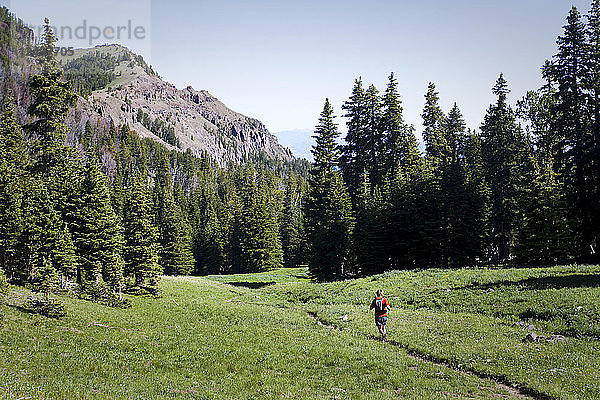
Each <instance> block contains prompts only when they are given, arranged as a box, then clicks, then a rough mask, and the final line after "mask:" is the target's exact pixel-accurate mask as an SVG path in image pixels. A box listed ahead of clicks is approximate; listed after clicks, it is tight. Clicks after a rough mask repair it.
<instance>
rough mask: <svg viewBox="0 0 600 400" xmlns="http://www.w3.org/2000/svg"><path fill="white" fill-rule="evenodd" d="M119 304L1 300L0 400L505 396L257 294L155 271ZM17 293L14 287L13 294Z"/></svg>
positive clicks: (472, 379) (482, 382)
mask: <svg viewBox="0 0 600 400" xmlns="http://www.w3.org/2000/svg"><path fill="white" fill-rule="evenodd" d="M162 290H163V297H161V298H159V299H152V298H140V297H134V298H132V302H133V306H132V308H130V309H127V310H120V309H112V308H107V307H105V306H102V305H99V304H94V303H90V302H86V301H82V300H78V299H73V298H63V299H62V300H63V301H64V302H65V306H66V310H67V313H68V315H67V317H65V318H64V319H62V320H52V319H48V318H45V317H42V316H39V315H32V314H27V313H23V312H21V311H18V310H17V309H15V308H12V307H9V308H7V309H6V316H5V319H4V321H3V323H2V327H1V329H0V351H1V354H2V358H3V360H2V363H1V364H0V382H1V384H0V390H1V392H0V393H2V396H3V397H4V398H14V399H16V398H23V397H25V398H26V397H31V398H48V399H63V398H64V399H82V398H111V399H112V398H140V399H147V398H190V399H191V398H194V399H251V398H252V399H254V398H265V399H282V398H283V399H285V398H294V399H329V398H343V399H346V398H352V399H363V398H364V399H367V398H369V399H388V398H389V399H391V398H413V399H421V398H424V399H440V398H442V399H443V398H460V397H462V398H466V397H469V398H492V394H506V393H505V392H504V391H503V390H502V389H501V388H499V387H497V386H496V385H495V383H494V382H493V381H490V380H484V379H480V378H477V377H474V376H471V375H466V374H462V373H459V372H456V371H453V370H452V369H450V368H446V367H442V366H437V365H434V364H432V363H428V362H423V361H418V360H416V359H413V358H411V357H409V356H408V355H407V353H406V352H405V351H404V350H402V349H398V348H390V346H388V345H386V344H384V343H380V342H377V341H374V340H371V339H369V338H367V337H364V336H362V335H361V334H358V333H357V332H354V331H352V330H347V331H338V330H331V329H328V328H326V327H323V326H320V325H318V324H316V323H315V322H314V321H313V320H312V319H311V318H309V317H308V316H307V314H306V312H305V311H304V310H302V309H300V308H295V307H288V306H285V307H284V306H282V305H280V304H279V302H278V301H276V300H274V298H273V297H272V296H270V295H268V294H261V293H259V292H257V291H253V290H251V289H247V288H245V287H231V286H229V285H225V284H221V283H218V282H214V281H209V280H206V279H202V278H165V279H164V281H163V282H162ZM24 292H25V291H24V290H22V289H13V292H12V294H11V297H12V298H13V300H14V299H15V298H16V297H17V296H18V295H19V294H23V295H25V294H26V293H24Z"/></svg>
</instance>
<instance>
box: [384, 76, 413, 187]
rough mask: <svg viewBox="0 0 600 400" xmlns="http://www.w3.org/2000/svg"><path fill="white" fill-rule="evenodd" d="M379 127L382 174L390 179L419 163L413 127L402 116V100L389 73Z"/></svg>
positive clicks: (395, 81)
mask: <svg viewBox="0 0 600 400" xmlns="http://www.w3.org/2000/svg"><path fill="white" fill-rule="evenodd" d="M381 112H382V116H381V129H382V134H383V136H384V137H385V145H384V151H383V155H382V158H383V159H384V160H385V161H384V163H383V164H384V165H385V170H384V175H388V176H389V177H391V178H392V179H393V178H394V177H395V175H396V174H397V173H398V172H399V170H401V169H411V168H414V167H416V166H417V165H418V164H420V155H419V149H418V144H417V138H416V137H415V133H414V128H413V127H412V126H408V125H406V123H405V122H404V118H403V117H402V112H403V109H402V101H401V100H400V95H399V93H398V81H397V80H396V78H395V77H394V74H393V73H391V74H390V76H389V82H388V86H387V88H386V90H385V93H384V94H383V97H382V111H381Z"/></svg>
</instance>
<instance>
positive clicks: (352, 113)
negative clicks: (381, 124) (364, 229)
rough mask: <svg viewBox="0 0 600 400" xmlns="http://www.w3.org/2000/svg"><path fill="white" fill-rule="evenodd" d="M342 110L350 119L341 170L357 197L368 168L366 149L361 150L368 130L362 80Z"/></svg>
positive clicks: (342, 150)
mask: <svg viewBox="0 0 600 400" xmlns="http://www.w3.org/2000/svg"><path fill="white" fill-rule="evenodd" d="M342 109H343V110H344V111H345V112H346V114H344V117H346V118H347V119H348V121H347V122H346V126H347V128H348V133H347V134H346V137H345V144H344V145H343V146H342V147H341V153H340V169H341V172H342V174H343V176H344V180H345V181H346V184H347V185H348V190H349V192H350V193H351V194H352V195H355V194H356V193H357V190H358V187H359V185H360V177H361V174H362V171H363V170H365V169H366V168H367V164H366V163H367V161H366V157H365V153H364V149H363V148H361V145H362V144H363V143H364V141H365V139H364V136H365V132H366V130H367V99H366V94H365V90H364V88H363V85H362V79H361V78H358V79H357V80H355V81H354V87H353V88H352V94H351V95H350V98H349V99H348V101H346V102H345V103H344V104H343V105H342Z"/></svg>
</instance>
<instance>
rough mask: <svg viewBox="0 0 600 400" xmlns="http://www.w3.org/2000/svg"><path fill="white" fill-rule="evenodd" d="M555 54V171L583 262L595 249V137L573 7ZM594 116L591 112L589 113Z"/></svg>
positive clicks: (550, 68)
mask: <svg viewBox="0 0 600 400" xmlns="http://www.w3.org/2000/svg"><path fill="white" fill-rule="evenodd" d="M557 44H558V53H557V54H556V55H555V56H554V60H553V61H552V62H551V63H547V64H546V66H545V68H544V70H543V74H544V77H545V78H546V79H547V80H548V81H549V82H550V84H551V85H554V87H555V91H554V97H555V102H554V107H553V109H552V112H553V113H554V114H555V118H554V119H553V121H552V130H551V131H552V133H553V134H554V135H556V138H555V140H554V142H555V143H556V145H555V148H554V154H555V157H554V162H555V169H556V171H558V173H559V179H560V180H561V181H562V182H565V188H566V190H567V192H568V193H569V202H570V203H571V205H572V209H571V218H572V221H573V222H572V224H573V232H575V233H577V234H578V239H577V241H576V243H577V248H578V253H579V254H580V256H581V257H584V256H587V257H589V255H590V250H591V249H590V246H593V245H594V244H595V241H596V239H595V236H596V234H595V233H594V231H595V230H596V228H595V227H594V226H593V224H592V220H593V215H594V213H595V206H593V205H592V202H591V200H592V197H593V185H590V183H591V182H592V181H593V179H590V178H591V175H592V174H593V172H592V168H593V167H592V166H593V165H594V163H593V160H592V156H593V151H592V149H593V137H592V134H591V130H590V126H591V122H590V118H589V116H590V101H589V93H588V92H587V91H586V90H585V89H586V81H588V82H589V80H588V77H589V76H590V75H589V73H588V72H589V71H588V65H587V64H588V60H587V59H588V53H589V52H588V48H589V47H588V44H587V43H586V28H585V24H584V23H583V21H582V19H581V14H580V13H579V11H578V10H577V8H575V7H573V8H572V9H571V11H570V12H569V15H568V17H567V24H566V25H565V26H564V33H563V36H560V37H559V38H558V41H557ZM592 114H593V111H592Z"/></svg>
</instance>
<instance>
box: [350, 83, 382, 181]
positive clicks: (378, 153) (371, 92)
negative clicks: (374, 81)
mask: <svg viewBox="0 0 600 400" xmlns="http://www.w3.org/2000/svg"><path fill="white" fill-rule="evenodd" d="M365 116H366V124H365V132H364V134H363V140H362V142H361V143H360V145H359V148H358V149H359V151H360V152H361V154H363V157H364V159H365V163H364V169H363V170H359V171H358V172H359V174H360V175H359V176H360V177H361V180H362V173H363V172H364V171H367V173H368V174H369V177H370V178H369V179H370V180H371V182H372V184H373V186H375V187H378V186H380V185H381V183H382V181H383V178H384V176H385V174H386V168H385V165H384V160H383V157H384V154H385V137H384V133H383V130H382V123H381V122H382V114H381V101H380V97H379V91H378V90H377V88H376V87H375V86H374V85H371V86H369V88H368V89H367V91H366V92H365ZM357 167H360V166H357Z"/></svg>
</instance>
